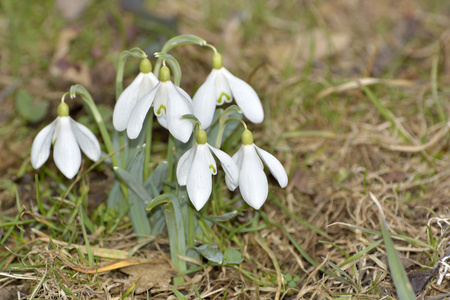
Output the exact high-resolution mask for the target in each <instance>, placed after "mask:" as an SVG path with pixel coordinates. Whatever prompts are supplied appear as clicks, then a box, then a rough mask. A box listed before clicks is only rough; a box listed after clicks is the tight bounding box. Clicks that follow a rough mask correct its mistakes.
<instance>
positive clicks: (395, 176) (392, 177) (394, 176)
mask: <svg viewBox="0 0 450 300" xmlns="http://www.w3.org/2000/svg"><path fill="white" fill-rule="evenodd" d="M406 177H407V175H406V173H405V172H402V171H392V172H388V173H385V174H383V175H381V178H383V180H384V181H386V182H387V183H395V182H401V181H403V180H405V178H406Z"/></svg>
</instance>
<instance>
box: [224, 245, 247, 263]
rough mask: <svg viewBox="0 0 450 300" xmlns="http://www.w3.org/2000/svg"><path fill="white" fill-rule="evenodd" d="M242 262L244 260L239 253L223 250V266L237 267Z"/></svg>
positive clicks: (233, 250)
mask: <svg viewBox="0 0 450 300" xmlns="http://www.w3.org/2000/svg"><path fill="white" fill-rule="evenodd" d="M243 261H244V258H243V257H242V254H241V252H239V251H237V250H235V249H231V248H227V249H225V253H224V254H223V262H222V264H223V265H225V266H227V265H238V264H240V263H241V262H243Z"/></svg>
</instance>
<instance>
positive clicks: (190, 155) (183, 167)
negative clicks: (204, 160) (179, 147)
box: [177, 144, 197, 186]
mask: <svg viewBox="0 0 450 300" xmlns="http://www.w3.org/2000/svg"><path fill="white" fill-rule="evenodd" d="M196 150H197V144H194V146H192V148H191V149H189V150H188V151H186V152H185V153H184V154H183V155H182V156H181V157H180V160H179V161H178V165H177V180H178V184H179V185H181V186H184V185H186V182H187V178H188V175H189V170H190V169H191V165H192V161H193V159H194V156H195V153H196Z"/></svg>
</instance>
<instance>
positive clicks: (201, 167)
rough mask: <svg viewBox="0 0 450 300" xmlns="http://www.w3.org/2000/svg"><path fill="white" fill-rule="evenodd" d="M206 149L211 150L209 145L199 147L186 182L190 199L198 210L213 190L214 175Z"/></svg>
mask: <svg viewBox="0 0 450 300" xmlns="http://www.w3.org/2000/svg"><path fill="white" fill-rule="evenodd" d="M205 151H209V150H208V149H207V147H201V145H199V146H198V147H197V152H196V154H195V156H194V159H193V162H192V165H191V169H190V172H189V176H188V179H187V183H186V188H187V192H188V195H189V199H190V200H191V202H192V204H193V205H194V207H195V209H196V210H200V209H202V207H203V206H204V205H205V203H206V201H208V199H209V196H211V190H212V178H211V177H212V175H211V170H210V169H209V166H208V163H207V162H206V161H205Z"/></svg>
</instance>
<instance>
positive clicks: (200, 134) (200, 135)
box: [195, 129, 208, 145]
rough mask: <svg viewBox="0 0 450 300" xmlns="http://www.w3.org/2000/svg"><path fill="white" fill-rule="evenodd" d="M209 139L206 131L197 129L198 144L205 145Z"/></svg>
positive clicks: (196, 138)
mask: <svg viewBox="0 0 450 300" xmlns="http://www.w3.org/2000/svg"><path fill="white" fill-rule="evenodd" d="M207 139H208V136H207V135H206V131H204V130H202V129H200V130H199V131H197V134H196V135H195V140H196V141H197V144H199V145H204V144H206V140H207Z"/></svg>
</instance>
